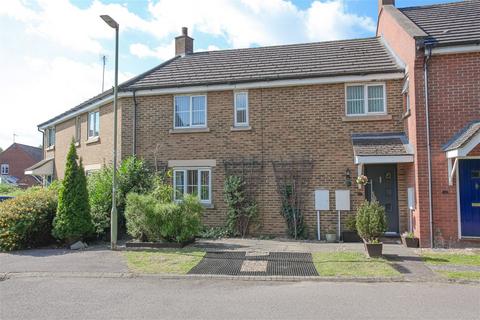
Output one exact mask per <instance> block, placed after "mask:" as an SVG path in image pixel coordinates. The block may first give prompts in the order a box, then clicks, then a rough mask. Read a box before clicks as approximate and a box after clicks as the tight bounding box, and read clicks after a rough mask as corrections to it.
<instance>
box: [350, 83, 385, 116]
mask: <svg viewBox="0 0 480 320" xmlns="http://www.w3.org/2000/svg"><path fill="white" fill-rule="evenodd" d="M356 86H363V113H351V114H349V113H348V87H356ZM375 86H382V87H383V111H377V112H370V111H368V87H375ZM386 114H388V111H387V88H386V85H385V82H361V83H348V84H345V115H346V116H347V117H365V116H376V115H386Z"/></svg>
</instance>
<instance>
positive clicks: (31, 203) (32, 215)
mask: <svg viewBox="0 0 480 320" xmlns="http://www.w3.org/2000/svg"><path fill="white" fill-rule="evenodd" d="M56 210H57V194H56V192H55V191H54V190H50V189H41V188H30V189H27V190H26V191H25V192H23V193H22V194H20V195H18V196H17V197H16V198H14V199H9V200H6V201H4V202H1V203H0V250H2V251H10V250H18V249H26V248H34V247H38V246H42V245H47V244H49V243H51V242H53V240H54V239H53V237H52V221H53V218H54V217H55V212H56Z"/></svg>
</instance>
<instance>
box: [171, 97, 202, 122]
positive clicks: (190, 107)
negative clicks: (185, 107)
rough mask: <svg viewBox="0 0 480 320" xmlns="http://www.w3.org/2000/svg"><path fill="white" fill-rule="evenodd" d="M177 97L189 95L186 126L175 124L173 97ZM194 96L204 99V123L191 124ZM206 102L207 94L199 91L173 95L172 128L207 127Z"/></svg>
mask: <svg viewBox="0 0 480 320" xmlns="http://www.w3.org/2000/svg"><path fill="white" fill-rule="evenodd" d="M177 97H189V125H188V126H186V127H178V126H176V124H175V115H176V110H175V99H176V98H177ZM194 97H203V98H204V99H205V124H196V125H193V124H192V117H193V111H192V108H193V98H194ZM207 119H208V102H207V94H205V93H199V94H176V95H174V96H173V128H174V129H179V130H182V129H190V128H207V127H208V121H207Z"/></svg>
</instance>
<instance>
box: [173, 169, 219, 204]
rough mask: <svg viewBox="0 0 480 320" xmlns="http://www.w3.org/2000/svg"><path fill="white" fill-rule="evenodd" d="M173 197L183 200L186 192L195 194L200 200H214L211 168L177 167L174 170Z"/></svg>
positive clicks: (205, 201) (207, 201) (208, 202)
mask: <svg viewBox="0 0 480 320" xmlns="http://www.w3.org/2000/svg"><path fill="white" fill-rule="evenodd" d="M173 186H174V193H173V198H174V200H176V201H179V200H182V199H183V197H184V195H185V194H193V195H195V196H197V197H198V198H199V199H200V202H202V203H206V204H210V203H211V202H212V200H211V199H212V186H211V170H210V169H175V170H173Z"/></svg>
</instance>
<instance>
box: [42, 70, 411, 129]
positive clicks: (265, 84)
mask: <svg viewBox="0 0 480 320" xmlns="http://www.w3.org/2000/svg"><path fill="white" fill-rule="evenodd" d="M404 77H405V74H404V73H403V72H393V73H374V74H367V75H352V76H331V77H319V78H308V79H291V80H272V81H256V82H248V83H239V84H218V85H217V84H216V85H203V86H186V87H172V88H162V89H143V90H142V89H139V90H137V91H136V92H135V95H136V96H155V95H162V94H187V93H205V92H209V91H227V90H248V89H262V88H278V87H292V86H304V85H316V84H332V83H347V82H371V81H382V80H396V79H403V78H404ZM131 96H133V93H132V92H119V93H118V98H124V97H131ZM112 101H113V95H109V96H107V97H105V98H103V99H101V100H98V101H96V102H94V103H92V104H89V105H86V106H85V107H83V108H82V109H80V110H77V111H75V112H74V113H70V114H68V115H65V116H64V117H62V118H60V119H58V120H55V121H52V122H49V123H47V124H45V125H43V126H41V127H39V129H40V130H44V129H46V128H49V127H51V126H54V125H56V124H57V123H61V122H64V121H66V120H69V119H71V118H74V117H76V116H78V115H80V114H82V113H85V112H88V111H90V110H93V109H96V108H99V107H101V106H103V105H105V104H107V103H110V102H112Z"/></svg>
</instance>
